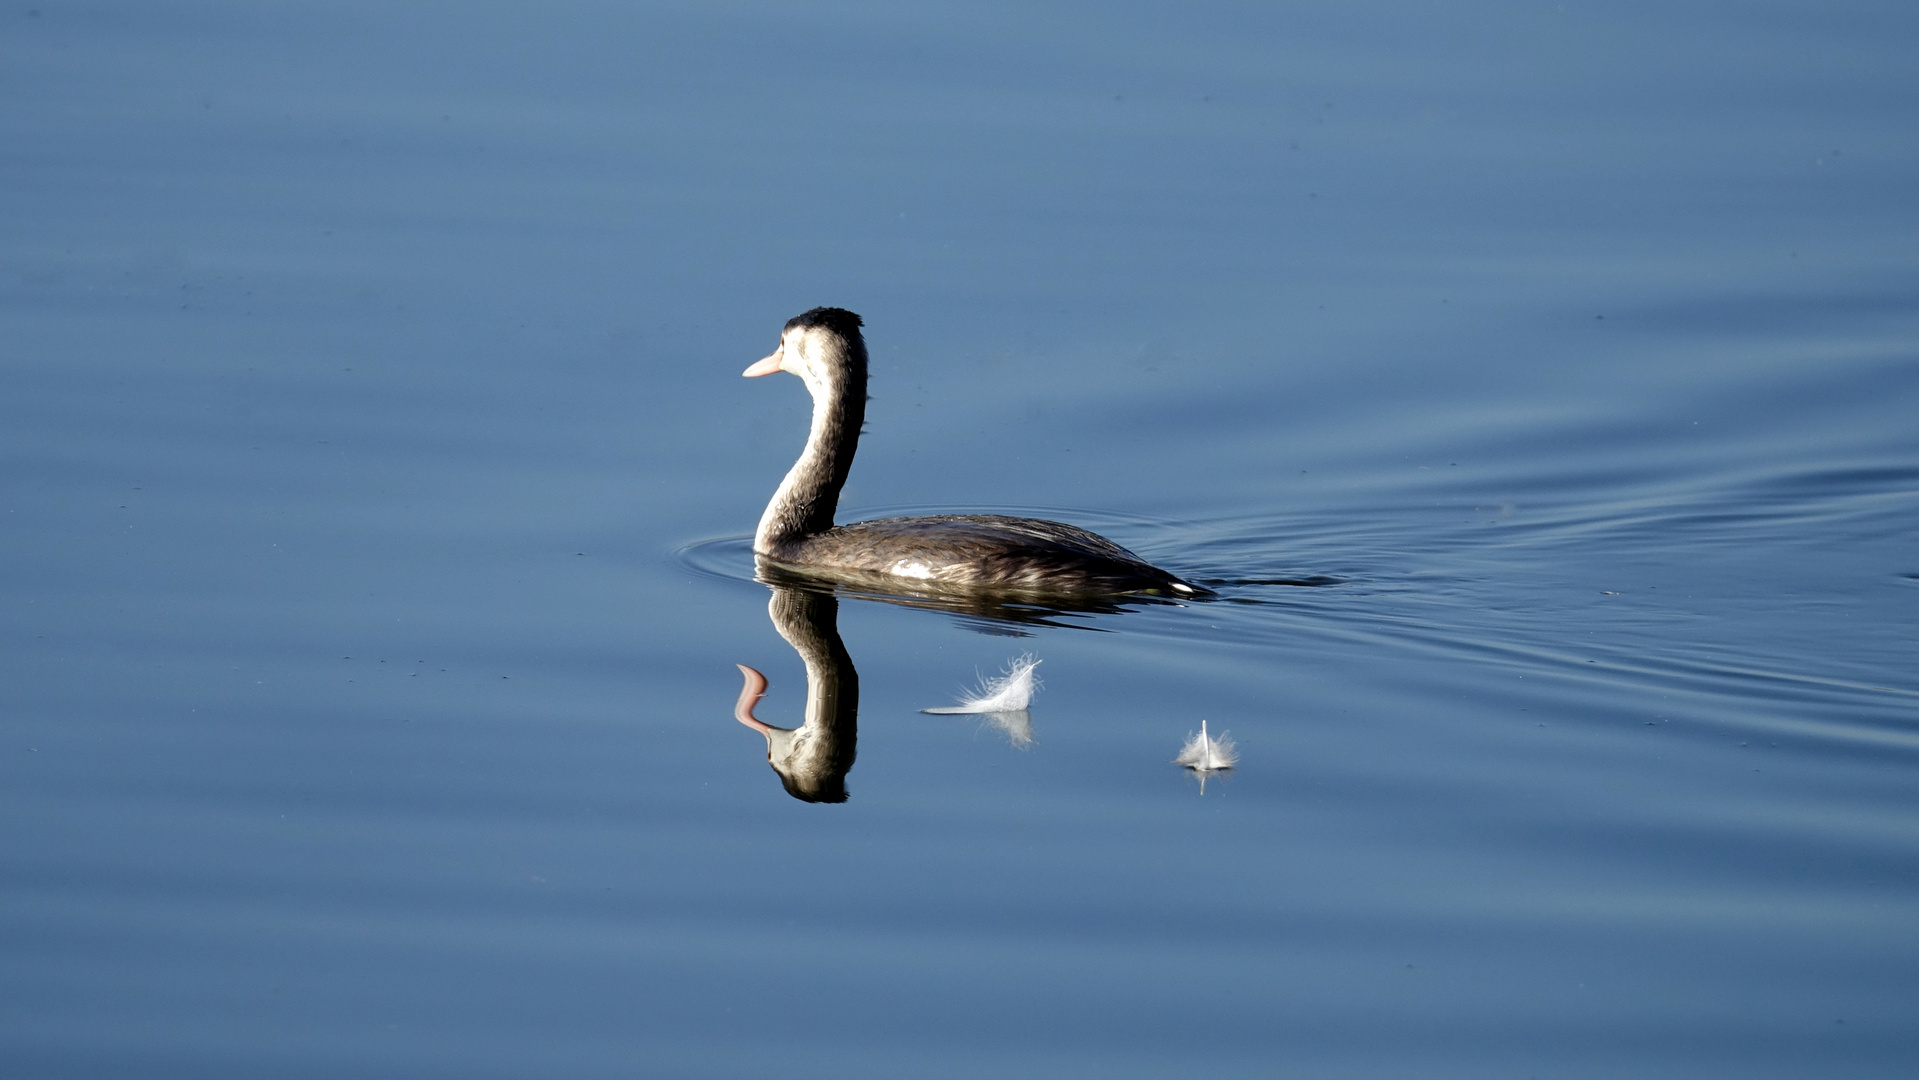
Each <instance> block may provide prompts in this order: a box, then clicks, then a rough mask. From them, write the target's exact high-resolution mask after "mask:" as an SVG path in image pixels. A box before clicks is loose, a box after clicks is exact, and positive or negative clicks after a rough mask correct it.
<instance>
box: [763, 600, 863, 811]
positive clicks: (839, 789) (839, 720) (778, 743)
mask: <svg viewBox="0 0 1919 1080" xmlns="http://www.w3.org/2000/svg"><path fill="white" fill-rule="evenodd" d="M766 613H767V615H768V616H770V617H771V618H772V620H773V626H774V628H775V629H777V630H778V631H779V632H780V636H781V637H783V638H785V639H786V641H787V643H788V644H790V645H792V646H793V650H794V651H795V652H797V653H799V654H800V660H801V662H802V663H804V664H805V665H806V713H805V722H804V723H802V724H801V725H800V726H799V727H797V728H782V727H774V726H773V725H771V724H768V723H766V722H765V721H763V720H761V719H759V718H758V717H756V716H754V715H753V706H754V705H755V704H757V703H758V702H759V700H760V696H761V695H762V694H764V693H766V676H764V675H762V674H760V673H759V672H758V671H755V670H753V669H752V668H750V667H747V666H746V665H745V664H741V665H739V669H740V674H741V675H742V676H744V678H745V685H744V686H742V687H741V688H740V699H739V703H738V704H736V705H735V706H734V707H733V716H734V718H735V719H737V720H738V721H739V722H740V723H742V724H745V725H746V726H747V727H750V728H752V729H753V730H755V731H757V732H759V733H760V734H762V735H764V736H766V761H767V764H769V765H771V766H773V771H774V772H776V773H778V774H779V776H780V783H781V784H782V785H784V786H785V788H786V792H787V794H789V795H791V796H793V797H794V798H795V799H802V800H804V801H806V802H821V803H839V802H845V801H846V774H847V773H848V772H849V771H851V770H852V768H853V758H854V756H855V754H856V753H857V751H858V744H859V711H860V675H859V672H858V671H857V670H855V669H854V667H853V658H852V656H850V655H848V653H847V651H846V645H845V643H844V642H842V641H841V640H840V631H839V600H838V599H837V598H836V597H834V596H833V595H832V594H830V593H819V592H813V591H811V590H806V589H783V588H775V589H774V590H773V597H772V599H771V600H769V601H767V605H766Z"/></svg>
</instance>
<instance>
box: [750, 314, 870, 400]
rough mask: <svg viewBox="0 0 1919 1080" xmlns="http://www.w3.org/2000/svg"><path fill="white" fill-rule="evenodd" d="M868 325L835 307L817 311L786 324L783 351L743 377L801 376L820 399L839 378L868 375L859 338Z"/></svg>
mask: <svg viewBox="0 0 1919 1080" xmlns="http://www.w3.org/2000/svg"><path fill="white" fill-rule="evenodd" d="M863 325H865V324H864V323H863V322H861V320H860V317H859V316H858V315H855V314H853V313H852V312H850V311H848V310H846V309H845V308H836V307H816V308H814V309H812V310H811V311H805V312H801V313H800V314H798V315H795V316H793V317H792V318H791V319H788V320H787V323H786V329H785V330H784V331H782V332H781V333H780V347H779V348H777V349H774V350H773V354H772V355H771V356H768V357H767V358H766V359H764V360H761V361H760V362H759V363H757V364H754V365H753V366H752V367H750V368H747V369H746V371H745V372H743V373H742V374H744V375H745V376H746V377H747V378H749V379H752V378H757V377H759V376H761V375H771V374H773V373H774V372H776V371H784V372H786V373H788V374H790V375H798V376H799V377H800V378H801V379H802V380H804V381H805V382H806V388H807V389H808V390H810V391H812V392H813V394H814V395H815V396H818V395H819V394H820V393H821V392H822V391H824V390H825V389H826V388H827V386H828V384H829V383H832V382H838V381H840V380H839V379H838V378H836V376H842V375H845V374H849V373H857V374H858V375H860V376H864V375H865V374H866V339H865V338H863V337H861V336H860V327H861V326H863Z"/></svg>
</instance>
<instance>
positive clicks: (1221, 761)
mask: <svg viewBox="0 0 1919 1080" xmlns="http://www.w3.org/2000/svg"><path fill="white" fill-rule="evenodd" d="M1173 764H1175V765H1184V766H1186V767H1187V768H1189V769H1191V770H1193V771H1194V772H1196V773H1213V772H1223V771H1225V770H1227V769H1230V768H1232V767H1233V766H1235V765H1237V764H1239V751H1238V750H1237V749H1236V748H1234V746H1233V737H1232V736H1231V735H1228V734H1226V733H1225V732H1221V733H1220V734H1219V737H1218V738H1214V737H1213V736H1212V735H1210V734H1208V733H1207V731H1206V721H1204V720H1201V721H1200V722H1199V734H1197V735H1195V736H1193V737H1192V738H1190V739H1187V740H1186V745H1185V746H1183V747H1181V748H1180V751H1179V756H1178V757H1176V758H1174V759H1173Z"/></svg>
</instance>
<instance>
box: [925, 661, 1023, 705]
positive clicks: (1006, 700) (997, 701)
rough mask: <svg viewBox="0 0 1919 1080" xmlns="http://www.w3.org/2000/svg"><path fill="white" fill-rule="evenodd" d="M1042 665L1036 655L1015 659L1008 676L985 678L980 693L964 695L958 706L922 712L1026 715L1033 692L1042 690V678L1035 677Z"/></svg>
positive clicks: (976, 691) (982, 677) (980, 685)
mask: <svg viewBox="0 0 1919 1080" xmlns="http://www.w3.org/2000/svg"><path fill="white" fill-rule="evenodd" d="M1039 665H1040V661H1039V660H1037V659H1035V658H1034V656H1033V654H1032V653H1025V654H1023V655H1020V656H1015V657H1014V658H1013V659H1011V660H1009V661H1007V662H1006V674H1004V675H1001V676H998V677H996V678H987V677H985V676H981V677H980V684H979V689H978V690H973V691H969V692H967V693H965V694H963V695H961V696H960V702H959V704H958V705H944V706H941V707H940V708H937V709H921V710H920V711H921V712H923V713H934V714H936V715H940V716H966V715H984V714H990V713H1017V712H1025V711H1026V707H1027V706H1028V705H1030V704H1032V702H1033V692H1034V691H1035V690H1038V689H1039V687H1040V681H1039V677H1038V676H1037V675H1034V674H1033V669H1034V668H1036V667H1038V666H1039Z"/></svg>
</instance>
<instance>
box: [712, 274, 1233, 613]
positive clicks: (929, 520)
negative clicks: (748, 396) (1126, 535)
mask: <svg viewBox="0 0 1919 1080" xmlns="http://www.w3.org/2000/svg"><path fill="white" fill-rule="evenodd" d="M862 325H864V323H862V322H861V320H860V317H859V316H858V315H855V314H853V313H852V312H850V311H847V310H845V309H843V308H831V307H816V308H814V309H812V310H811V311H807V312H804V313H802V314H800V315H796V316H794V317H793V318H792V319H791V320H790V321H788V322H787V324H786V329H785V330H784V331H783V332H782V333H781V334H780V347H779V348H777V349H775V350H773V355H771V356H769V357H767V358H766V359H764V360H761V361H760V362H759V363H757V364H754V365H753V366H752V367H749V368H747V369H746V371H745V375H746V376H747V377H748V378H753V377H757V376H760V375H771V374H773V373H774V372H776V371H785V372H789V373H791V374H794V375H798V376H799V377H800V378H801V379H802V380H804V381H805V383H806V389H807V391H808V392H810V393H811V394H812V395H813V427H812V431H811V433H810V434H809V435H808V436H807V439H806V449H805V450H804V451H802V452H801V453H800V459H799V460H798V461H796V462H794V463H793V468H792V469H791V470H789V471H788V472H787V474H786V479H785V480H784V481H783V482H781V484H780V488H779V490H778V491H776V492H774V493H773V501H772V502H770V503H767V504H766V513H765V514H764V515H762V516H761V517H760V527H759V529H758V531H756V532H755V533H754V534H753V551H754V552H755V553H756V554H757V555H759V556H761V557H763V558H765V559H767V560H770V561H772V562H774V563H777V564H781V565H783V566H785V567H788V568H791V569H795V570H799V571H802V572H810V573H815V574H823V575H826V576H833V577H844V578H854V579H865V580H871V579H875V578H879V579H887V580H892V581H894V582H896V583H897V584H899V585H902V586H908V587H911V588H914V589H934V590H941V589H945V590H957V591H975V590H979V591H992V592H1008V593H1019V594H1035V595H1054V596H1058V595H1080V596H1121V595H1126V594H1132V593H1154V594H1158V595H1162V596H1195V595H1202V594H1204V593H1206V591H1207V590H1205V589H1202V588H1200V587H1199V586H1197V585H1192V584H1189V583H1187V582H1185V581H1181V580H1180V579H1179V578H1178V577H1175V576H1174V575H1172V574H1169V573H1167V572H1166V571H1164V570H1161V569H1159V568H1158V567H1156V566H1153V565H1151V564H1150V563H1147V562H1145V561H1143V560H1142V559H1140V558H1139V557H1138V556H1137V555H1134V554H1133V553H1132V552H1130V551H1127V550H1126V549H1125V548H1123V547H1120V546H1119V545H1118V544H1115V543H1113V542H1112V541H1111V540H1108V539H1106V538H1105V537H1103V536H1100V535H1098V534H1096V533H1090V532H1087V531H1086V530H1085V529H1081V528H1076V527H1074V526H1072V525H1063V524H1061V523H1059V522H1057V521H1042V520H1039V519H1037V518H1019V517H1005V516H1002V515H999V514H936V515H932V516H928V517H901V518H880V519H877V520H874V521H861V522H855V523H854V524H851V525H834V524H833V512H834V510H835V509H836V508H837V507H838V505H839V499H840V488H841V487H843V486H845V484H846V475H847V472H848V471H849V470H850V469H851V468H852V467H853V452H854V451H855V450H857V449H858V448H859V441H860V426H861V424H863V423H864V422H865V420H866V340H865V339H864V338H863V337H861V336H860V327H861V326H862Z"/></svg>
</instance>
